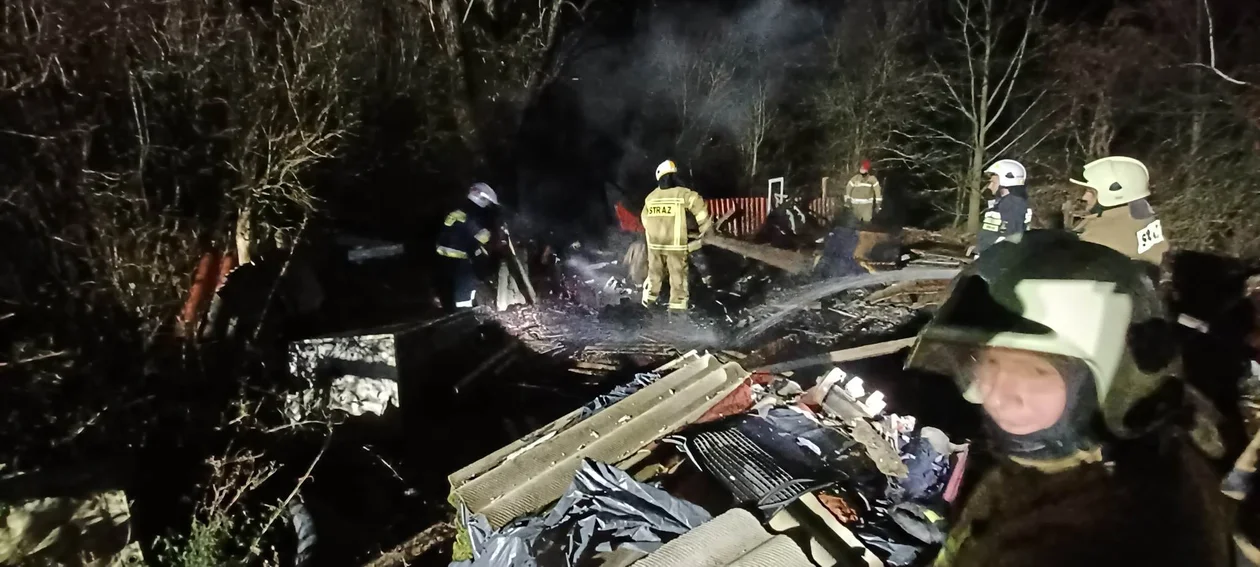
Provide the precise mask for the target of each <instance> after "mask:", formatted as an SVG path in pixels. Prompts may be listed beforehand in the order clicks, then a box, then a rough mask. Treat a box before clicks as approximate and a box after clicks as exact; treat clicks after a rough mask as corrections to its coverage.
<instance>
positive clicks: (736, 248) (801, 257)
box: [704, 234, 814, 274]
mask: <svg viewBox="0 0 1260 567" xmlns="http://www.w3.org/2000/svg"><path fill="white" fill-rule="evenodd" d="M704 243H705V244H706V245H709V246H716V247H718V248H721V249H723V250H729V251H731V252H734V253H736V254H739V255H740V256H744V257H747V258H752V259H753V260H758V261H760V262H765V263H767V264H770V265H771V266H774V267H776V268H779V269H781V270H784V271H786V272H789V273H792V274H804V273H806V272H809V271H810V270H812V269H813V268H814V257H813V255H812V254H804V253H801V252H797V251H795V250H784V249H782V248H775V247H773V246H766V245H764V244H753V243H751V242H744V241H742V240H736V239H734V238H727V237H725V236H718V235H716V234H708V235H705V237H704Z"/></svg>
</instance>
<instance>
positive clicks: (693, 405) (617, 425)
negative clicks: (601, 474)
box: [452, 355, 748, 528]
mask: <svg viewBox="0 0 1260 567" xmlns="http://www.w3.org/2000/svg"><path fill="white" fill-rule="evenodd" d="M747 376H748V372H747V371H745V370H744V369H743V368H740V367H739V365H737V364H734V363H728V364H722V363H721V362H719V361H718V360H717V359H716V358H714V357H713V356H712V355H704V356H701V357H698V358H697V359H695V360H694V361H692V362H690V363H689V364H687V365H686V366H684V367H682V368H681V369H679V370H677V371H675V372H672V373H670V374H669V375H667V376H665V377H664V378H661V379H660V380H658V381H657V382H655V383H654V384H652V385H650V386H648V387H646V388H644V389H642V390H640V391H638V392H636V393H634V394H633V395H631V396H629V397H627V398H626V399H624V400H622V401H620V402H618V403H616V404H614V405H612V406H611V407H609V408H606V409H605V410H603V411H601V412H599V413H598V414H596V415H594V416H592V417H590V418H588V419H586V420H584V421H582V422H580V423H577V424H576V425H573V426H571V427H569V428H567V429H564V430H563V431H560V432H558V433H556V434H555V435H554V436H552V437H550V438H547V439H542V440H540V441H538V442H536V443H534V444H532V446H529V445H528V444H527V445H526V446H524V447H521V448H520V449H518V451H516V452H513V454H512V455H511V456H510V457H505V460H504V461H503V462H502V463H500V464H498V465H497V466H495V467H494V468H492V469H490V470H488V471H486V472H485V473H484V474H481V475H480V476H476V477H475V478H473V476H474V474H475V473H470V472H468V471H459V472H457V473H455V474H454V475H452V479H458V478H471V480H468V481H467V482H465V483H463V484H462V485H460V486H455V487H454V491H455V494H456V495H457V496H458V497H459V498H460V500H461V501H463V503H464V504H466V505H467V506H468V508H469V509H470V510H472V511H473V512H478V513H481V514H484V515H485V516H486V518H487V519H488V520H489V521H490V524H491V525H492V526H494V527H496V528H498V527H502V526H503V525H505V524H507V523H508V522H510V521H512V520H515V519H516V518H519V517H521V516H523V515H525V514H529V513H532V512H535V511H538V510H540V509H542V508H543V507H545V506H547V505H549V504H551V503H552V502H554V501H555V500H556V499H558V498H559V497H560V496H561V495H562V494H563V493H564V490H565V488H567V487H568V486H569V484H570V483H571V482H572V480H573V475H574V473H575V472H576V471H577V469H578V468H579V467H580V466H581V461H582V459H583V458H590V459H594V460H597V461H601V462H605V463H617V462H619V461H621V460H623V459H625V458H626V457H629V456H630V455H632V454H634V453H635V452H636V451H638V450H639V449H640V448H642V447H644V446H646V445H647V444H649V443H651V442H653V441H655V440H657V439H659V438H661V437H663V436H665V435H668V434H669V433H672V432H673V431H675V430H677V429H679V428H681V427H682V426H684V425H686V424H688V423H691V422H692V421H695V419H696V418H698V417H699V416H701V415H703V414H704V412H705V411H707V410H708V409H709V408H710V407H711V406H713V405H714V404H716V403H717V402H718V401H720V400H721V399H722V398H724V397H725V396H726V395H727V394H729V393H730V392H731V391H733V390H735V388H737V387H738V386H739V385H740V384H741V383H742V382H743V381H744V379H745V378H746V377H747ZM566 417H570V416H566ZM562 419H564V418H562ZM545 429H551V430H552V431H554V430H555V429H554V428H553V426H548V427H547V428H545ZM518 444H519V442H518ZM505 449H506V448H505ZM502 452H503V451H502V450H501V451H500V452H499V454H502ZM485 460H486V459H483V461H485ZM479 464H480V465H481V466H484V465H485V464H486V463H484V462H479Z"/></svg>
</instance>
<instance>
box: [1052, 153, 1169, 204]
mask: <svg viewBox="0 0 1260 567" xmlns="http://www.w3.org/2000/svg"><path fill="white" fill-rule="evenodd" d="M1084 177H1085V181H1079V180H1076V179H1071V180H1070V181H1071V182H1072V183H1075V184H1077V185H1084V186H1085V187H1089V188H1090V189H1093V190H1094V192H1095V193H1097V194H1098V204H1099V205H1102V206H1104V207H1117V206H1120V205H1123V204H1125V203H1132V202H1133V201H1136V200H1138V199H1145V198H1147V197H1150V196H1151V188H1150V179H1151V176H1150V172H1148V171H1147V169H1146V166H1145V165H1143V164H1142V162H1140V161H1138V160H1135V159H1133V158H1130V157H1123V156H1112V157H1105V158H1102V159H1100V160H1095V161H1091V162H1089V163H1087V164H1085V175H1084Z"/></svg>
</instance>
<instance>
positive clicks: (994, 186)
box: [988, 175, 1000, 195]
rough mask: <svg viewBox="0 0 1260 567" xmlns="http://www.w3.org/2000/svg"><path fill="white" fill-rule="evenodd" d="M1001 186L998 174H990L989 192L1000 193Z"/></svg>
mask: <svg viewBox="0 0 1260 567" xmlns="http://www.w3.org/2000/svg"><path fill="white" fill-rule="evenodd" d="M999 187H1000V186H999V185H998V176H996V175H990V176H989V185H988V189H989V192H990V193H993V194H994V195H997V194H998V188H999Z"/></svg>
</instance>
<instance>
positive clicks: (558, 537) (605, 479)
mask: <svg viewBox="0 0 1260 567" xmlns="http://www.w3.org/2000/svg"><path fill="white" fill-rule="evenodd" d="M710 519H711V516H710V515H709V513H708V512H706V511H705V510H704V509H703V508H700V507H699V506H696V505H695V504H692V503H690V502H687V501H685V500H680V499H678V498H675V497H674V496H672V495H670V494H668V493H666V492H665V491H663V490H661V489H659V488H655V487H652V486H649V485H647V484H643V483H641V482H638V481H636V480H634V479H633V478H631V477H630V476H629V475H627V474H626V473H624V472H622V471H620V470H618V469H617V468H616V467H613V466H610V465H606V464H604V463H600V462H597V461H592V460H590V459H584V460H583V462H582V468H581V469H579V470H578V472H577V475H576V476H575V477H574V478H573V484H571V485H569V488H568V489H567V490H565V493H564V496H561V497H560V500H559V501H557V502H556V505H555V507H553V508H552V509H551V511H550V512H547V513H546V514H544V515H542V516H530V517H527V518H522V519H520V520H517V521H515V522H513V523H511V524H508V525H507V526H504V528H503V529H502V530H499V531H498V532H494V531H493V530H492V529H491V528H490V524H489V522H487V521H486V518H485V517H484V516H482V515H480V514H476V515H471V517H469V518H467V522H466V523H467V527H468V535H469V537H470V539H471V540H472V547H473V559H472V560H470V561H457V562H454V563H451V567H539V566H542V565H548V566H551V565H564V566H567V567H576V566H577V565H579V564H581V563H583V562H586V561H590V560H591V559H592V558H593V557H594V555H595V554H596V553H601V552H609V551H613V550H614V549H617V548H618V547H622V546H630V547H632V548H633V549H637V550H640V551H643V552H645V553H650V552H652V551H654V550H656V549H657V548H659V547H660V546H662V545H664V544H665V543H666V542H668V541H670V540H672V539H674V538H675V537H678V536H680V535H682V534H684V533H687V532H688V531H690V530H692V529H694V528H696V527H698V526H699V525H700V524H703V523H705V522H707V521H709V520H710Z"/></svg>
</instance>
